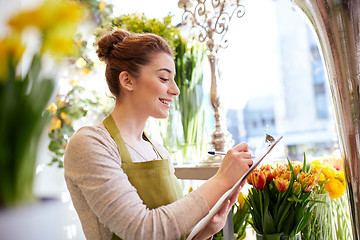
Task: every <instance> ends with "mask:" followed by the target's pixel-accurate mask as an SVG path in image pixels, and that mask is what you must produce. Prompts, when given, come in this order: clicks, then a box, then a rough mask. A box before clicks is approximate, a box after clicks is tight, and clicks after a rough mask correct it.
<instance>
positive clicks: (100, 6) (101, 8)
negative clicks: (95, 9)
mask: <svg viewBox="0 0 360 240" xmlns="http://www.w3.org/2000/svg"><path fill="white" fill-rule="evenodd" d="M105 8H106V4H105V3H104V0H100V3H99V10H100V11H101V12H103V11H104V10H105Z"/></svg>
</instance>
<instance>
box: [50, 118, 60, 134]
mask: <svg viewBox="0 0 360 240" xmlns="http://www.w3.org/2000/svg"><path fill="white" fill-rule="evenodd" d="M59 128H61V120H60V119H59V118H57V117H54V118H53V119H52V124H51V126H50V128H49V129H48V133H49V132H51V131H53V130H55V129H59Z"/></svg>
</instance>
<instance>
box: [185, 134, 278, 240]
mask: <svg viewBox="0 0 360 240" xmlns="http://www.w3.org/2000/svg"><path fill="white" fill-rule="evenodd" d="M282 137H283V136H281V137H279V139H277V140H276V141H275V142H274V143H272V144H271V145H270V146H269V147H268V149H267V150H266V151H265V152H263V153H262V154H260V155H259V156H258V157H256V158H255V159H254V161H253V162H254V163H253V165H252V166H251V167H250V168H249V170H248V171H247V172H246V173H245V174H244V175H243V176H242V177H241V178H240V179H239V180H238V181H237V182H236V183H235V184H234V186H233V187H232V188H231V189H230V190H228V191H227V192H226V193H224V195H222V197H221V198H220V199H219V200H218V201H217V202H216V204H215V205H214V207H212V208H211V210H210V211H209V213H208V214H207V215H206V216H205V217H204V218H203V219H201V221H200V222H199V223H198V224H196V226H195V227H194V228H193V230H192V231H191V233H190V234H189V236H188V237H187V239H186V240H192V239H193V238H194V237H195V236H196V234H198V233H199V232H200V230H201V229H203V228H204V227H205V226H206V224H207V223H208V222H209V221H210V219H211V218H212V217H213V216H214V215H215V214H216V213H217V212H219V210H220V209H221V206H222V205H223V203H224V202H225V200H227V199H228V198H229V197H230V196H231V195H232V194H233V193H234V192H235V191H236V189H237V188H238V187H239V186H240V185H241V183H242V182H243V181H245V180H246V178H247V177H248V176H249V175H250V173H252V171H254V169H255V168H256V167H257V166H258V165H259V164H260V162H261V161H262V160H263V159H264V158H265V157H266V156H267V155H268V154H269V153H270V152H271V150H272V149H273V148H274V147H275V145H276V144H277V143H278V142H279V141H280V140H281V139H282Z"/></svg>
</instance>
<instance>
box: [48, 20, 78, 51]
mask: <svg viewBox="0 0 360 240" xmlns="http://www.w3.org/2000/svg"><path fill="white" fill-rule="evenodd" d="M75 30H76V26H75V25H73V24H66V25H63V26H61V27H53V28H51V29H50V30H49V31H48V32H47V34H46V35H45V36H44V37H43V45H42V47H41V52H49V53H50V55H51V56H53V57H56V58H61V57H63V56H71V55H73V54H74V53H75V52H76V48H75V44H74V41H73V38H72V37H73V34H74V33H75Z"/></svg>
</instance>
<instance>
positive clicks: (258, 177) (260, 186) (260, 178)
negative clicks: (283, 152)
mask: <svg viewBox="0 0 360 240" xmlns="http://www.w3.org/2000/svg"><path fill="white" fill-rule="evenodd" d="M248 182H250V184H252V185H253V186H254V187H255V188H256V189H257V190H264V188H265V186H266V176H265V174H264V173H263V172H262V171H260V170H258V169H255V170H254V171H253V172H252V173H251V175H250V176H249V179H248Z"/></svg>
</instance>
